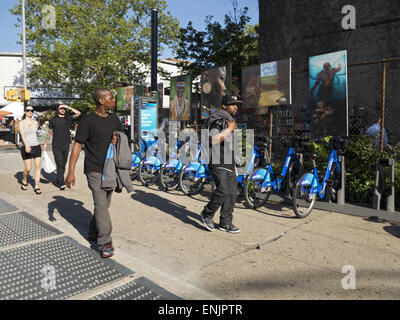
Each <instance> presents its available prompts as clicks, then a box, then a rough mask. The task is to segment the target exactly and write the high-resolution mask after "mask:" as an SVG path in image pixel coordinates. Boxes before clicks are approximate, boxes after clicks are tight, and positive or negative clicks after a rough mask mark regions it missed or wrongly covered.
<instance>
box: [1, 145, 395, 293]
mask: <svg viewBox="0 0 400 320" xmlns="http://www.w3.org/2000/svg"><path fill="white" fill-rule="evenodd" d="M49 154H50V155H51V156H52V153H51V152H50V153H49ZM83 157H84V154H83V153H82V154H81V156H80V159H79V161H78V165H77V170H76V175H77V183H76V186H75V187H74V188H73V189H71V190H66V191H59V189H58V188H56V187H55V186H54V184H53V181H55V175H46V174H44V175H43V178H42V181H43V182H42V185H41V189H42V192H43V194H42V195H40V196H38V195H35V194H34V192H33V189H32V186H30V188H29V190H28V191H22V190H21V189H20V186H19V184H18V179H19V178H20V177H21V174H22V168H23V163H22V159H21V156H20V154H19V153H0V199H3V200H5V201H7V202H8V203H10V204H13V205H14V206H17V207H18V208H19V209H21V210H23V211H26V212H28V213H29V214H30V215H32V216H33V217H35V218H36V219H38V220H39V221H42V222H43V223H46V224H48V225H50V226H51V227H53V228H55V229H57V230H59V231H60V232H62V234H63V236H60V235H58V236H56V237H64V236H67V237H70V238H71V239H73V241H75V242H76V243H77V244H80V245H82V246H83V247H84V248H87V249H88V248H90V244H89V243H88V242H87V241H86V240H85V239H84V237H85V236H86V233H87V227H88V222H89V219H90V216H91V212H92V211H93V202H92V196H91V193H90V191H89V189H88V187H87V182H86V178H85V177H84V175H83V174H82V171H83V170H82V167H83ZM32 175H33V172H32ZM17 178H18V179H17ZM134 184H135V192H134V193H132V194H127V193H126V191H125V190H124V191H123V192H122V193H121V194H117V193H114V194H113V200H112V205H111V208H110V212H111V216H112V217H111V218H112V222H113V242H114V244H115V246H116V250H115V256H114V257H113V258H112V260H113V261H115V262H116V263H118V264H119V265H121V266H124V267H125V268H127V269H129V270H132V271H134V275H133V278H131V276H124V277H123V278H122V279H123V280H122V282H124V283H126V282H127V280H128V279H129V280H132V279H138V278H140V277H144V278H146V279H149V280H150V281H152V282H153V283H156V284H157V285H158V286H160V287H161V288H163V289H164V290H166V291H167V292H169V293H170V294H172V295H174V296H175V297H180V298H183V299H190V300H193V299H235V300H236V299H251V300H254V299H399V298H400V290H399V288H400V277H399V276H400V239H399V238H400V226H399V225H398V224H397V223H390V222H385V221H370V220H368V219H367V218H360V217H355V216H348V215H344V214H338V213H333V212H328V211H321V210H314V211H313V212H312V214H311V215H310V216H309V217H307V218H306V219H302V220H299V219H297V218H295V215H294V213H293V212H292V209H291V208H290V207H288V206H287V205H285V204H277V203H268V204H267V205H266V206H265V207H263V208H260V209H259V210H257V211H254V210H249V209H246V208H244V206H243V204H241V203H237V205H236V207H237V208H236V209H235V212H234V223H235V224H237V225H238V226H239V227H240V229H241V232H240V233H239V234H234V235H233V234H229V233H224V232H221V231H219V230H216V231H214V232H208V231H207V230H206V229H205V228H204V226H203V225H202V222H201V218H200V216H199V213H200V212H201V210H202V208H203V207H204V205H205V204H206V203H207V195H208V194H207V192H205V194H203V195H197V196H195V197H194V198H190V197H186V196H183V194H181V193H179V192H170V193H165V192H162V191H160V190H158V189H157V188H156V187H151V188H145V187H143V186H141V185H139V183H137V182H135V183H134ZM0 216H1V214H0ZM218 218H219V217H218V215H217V216H216V218H215V221H216V222H218ZM1 232H2V231H0V233H1ZM36 241H39V242H41V241H45V240H36ZM91 251H93V250H91ZM2 252H3V251H2V249H1V248H0V254H1V253H2ZM348 265H350V266H352V267H354V270H355V279H356V282H355V284H356V289H348V290H345V289H343V287H342V280H343V278H344V277H345V276H347V273H342V270H343V267H345V266H348ZM66 267H68V266H66ZM42 277H43V276H42ZM120 280H121V279H120ZM116 285H118V281H116V282H115V281H110V282H109V283H106V284H104V285H102V287H100V288H97V289H95V288H94V289H90V290H87V291H85V292H82V293H81V294H79V295H75V296H72V297H70V298H72V299H89V298H91V297H93V296H94V293H95V292H96V293H99V292H104V291H107V290H109V289H110V287H113V286H114V287H115V286H116Z"/></svg>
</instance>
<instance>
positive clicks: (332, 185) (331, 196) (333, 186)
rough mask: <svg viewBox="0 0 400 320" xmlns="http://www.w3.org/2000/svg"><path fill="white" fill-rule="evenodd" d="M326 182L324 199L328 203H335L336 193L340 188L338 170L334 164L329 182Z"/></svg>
mask: <svg viewBox="0 0 400 320" xmlns="http://www.w3.org/2000/svg"><path fill="white" fill-rule="evenodd" d="M327 182H328V184H327V186H326V188H327V189H326V196H327V197H326V198H327V200H328V201H329V202H331V201H334V202H335V201H337V191H338V190H339V189H340V186H341V179H340V173H339V168H338V166H337V164H336V163H334V164H333V165H332V169H331V173H330V175H329V180H328V181H327Z"/></svg>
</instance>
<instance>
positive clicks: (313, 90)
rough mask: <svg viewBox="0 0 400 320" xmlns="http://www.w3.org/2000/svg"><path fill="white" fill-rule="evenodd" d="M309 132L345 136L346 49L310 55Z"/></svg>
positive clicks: (346, 100)
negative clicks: (310, 115) (310, 111)
mask: <svg viewBox="0 0 400 320" xmlns="http://www.w3.org/2000/svg"><path fill="white" fill-rule="evenodd" d="M309 85H310V106H311V110H312V120H311V133H312V134H313V135H315V136H326V135H332V136H347V135H348V89H347V51H346V50H343V51H337V52H332V53H327V54H323V55H319V56H314V57H310V58H309Z"/></svg>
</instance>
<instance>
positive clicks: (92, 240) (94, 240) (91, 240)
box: [86, 235, 97, 242]
mask: <svg viewBox="0 0 400 320" xmlns="http://www.w3.org/2000/svg"><path fill="white" fill-rule="evenodd" d="M86 240H87V241H89V242H97V237H96V236H92V235H88V236H87V237H86Z"/></svg>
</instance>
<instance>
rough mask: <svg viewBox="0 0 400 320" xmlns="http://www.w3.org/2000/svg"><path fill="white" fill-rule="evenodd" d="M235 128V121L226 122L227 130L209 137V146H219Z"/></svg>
mask: <svg viewBox="0 0 400 320" xmlns="http://www.w3.org/2000/svg"><path fill="white" fill-rule="evenodd" d="M236 128H237V125H236V121H235V120H233V121H232V122H228V128H226V129H225V130H223V131H222V132H220V133H218V134H216V135H214V136H212V137H211V144H212V145H214V144H219V143H221V142H222V141H224V140H225V139H226V138H227V137H228V136H229V135H230V134H231V133H232V132H233V131H234V130H235V129H236Z"/></svg>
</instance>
